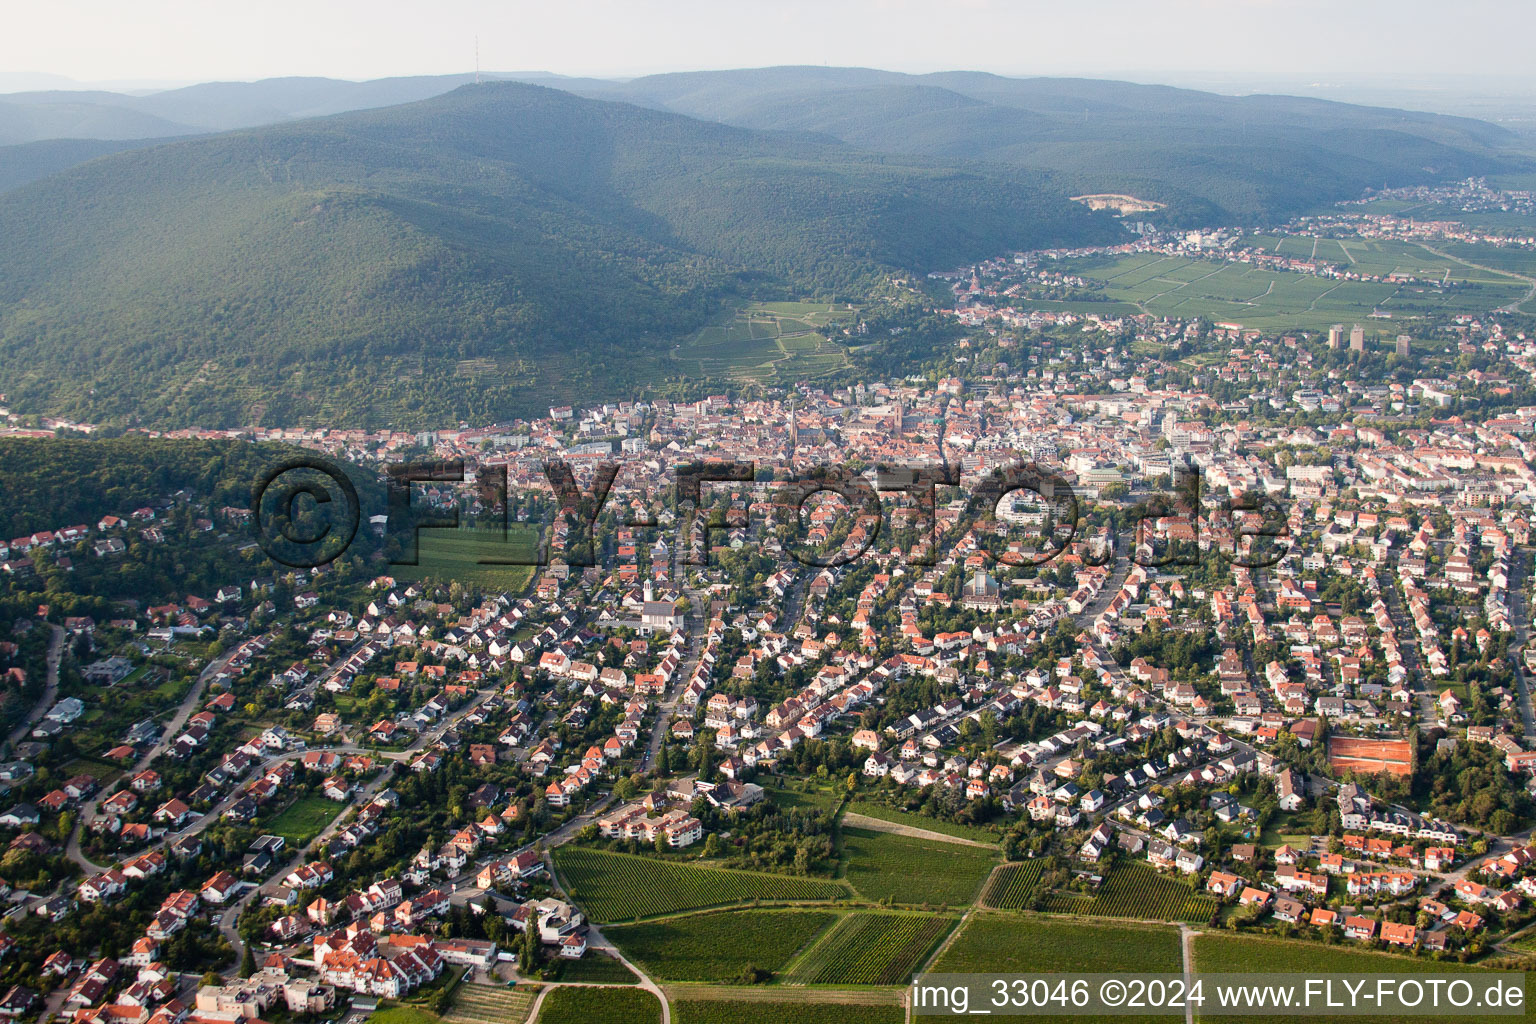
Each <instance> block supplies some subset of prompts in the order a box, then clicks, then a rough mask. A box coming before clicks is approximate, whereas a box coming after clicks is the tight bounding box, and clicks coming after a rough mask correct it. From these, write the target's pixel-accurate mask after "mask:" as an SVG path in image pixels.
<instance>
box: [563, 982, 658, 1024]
mask: <svg viewBox="0 0 1536 1024" xmlns="http://www.w3.org/2000/svg"><path fill="white" fill-rule="evenodd" d="M538 1024H661V1001H660V1000H658V999H657V998H656V997H655V996H653V995H651V993H649V992H647V991H645V990H644V989H639V988H634V987H629V988H597V987H587V986H575V985H562V986H560V987H557V988H555V989H554V990H553V991H551V992H550V993H549V995H547V996H545V997H544V1005H543V1006H541V1007H540V1008H539V1019H538Z"/></svg>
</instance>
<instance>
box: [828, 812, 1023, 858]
mask: <svg viewBox="0 0 1536 1024" xmlns="http://www.w3.org/2000/svg"><path fill="white" fill-rule="evenodd" d="M843 824H845V825H852V826H853V827H854V828H867V829H869V830H870V831H871V832H889V833H891V834H892V835H897V836H907V837H909V838H911V839H932V840H934V841H935V842H940V843H954V844H955V845H956V846H976V847H980V848H981V849H983V850H995V849H997V844H996V843H982V842H978V841H977V840H975V839H961V838H960V837H959V836H951V835H945V834H944V833H943V832H930V831H928V830H927V829H926V828H917V827H915V826H913V825H902V824H900V823H898V822H894V821H886V820H885V819H884V818H871V817H869V816H868V815H865V814H855V813H854V812H853V811H847V812H845V813H844V814H843Z"/></svg>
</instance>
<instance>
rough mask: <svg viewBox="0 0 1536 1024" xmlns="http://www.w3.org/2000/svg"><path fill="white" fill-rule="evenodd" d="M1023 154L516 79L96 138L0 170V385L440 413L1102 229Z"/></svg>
mask: <svg viewBox="0 0 1536 1024" xmlns="http://www.w3.org/2000/svg"><path fill="white" fill-rule="evenodd" d="M1062 194H1063V190H1062V189H1061V188H1060V187H1059V186H1055V185H1048V184H1047V183H1046V182H1044V181H1043V179H1042V176H1041V175H1038V174H1034V173H1030V172H1022V171H1017V170H1012V169H1007V168H999V167H981V166H979V165H967V164H957V163H955V162H953V161H949V162H943V161H936V160H934V159H931V158H922V157H901V158H897V157H891V156H880V155H871V154H867V153H863V152H859V151H857V150H854V149H852V148H851V147H849V146H847V145H845V144H842V143H838V142H834V141H828V140H817V139H809V138H805V137H795V136H790V135H785V134H778V133H763V132H758V131H753V130H747V129H743V128H737V127H730V126H726V125H723V124H718V123H707V122H703V121H699V120H695V119H692V118H688V117H684V116H681V115H678V114H673V113H666V112H661V111H657V110H653V109H643V108H639V107H635V106H631V105H628V104H622V103H610V102H600V101H593V100H589V99H583V98H580V97H577V96H574V95H572V94H570V93H566V92H560V91H556V90H552V89H546V88H541V87H537V86H530V85H522V84H515V83H492V84H486V85H480V86H466V87H464V88H461V89H459V90H456V91H455V92H452V93H449V94H447V95H445V96H440V97H437V98H434V99H431V100H427V101H423V102H419V103H414V104H408V105H404V106H399V107H391V108H386V109H381V110H370V111H365V112H358V113H352V114H346V115H341V116H336V117H330V118H323V119H317V120H311V121H304V122H299V123H295V124H286V125H281V126H272V127H267V128H260V129H254V130H249V131H242V132H235V133H230V134H226V135H219V136H213V137H204V138H199V139H194V140H188V141H179V142H173V143H170V144H166V145H161V146H155V147H152V148H147V149H139V150H134V151H131V152H124V153H118V154H115V155H111V156H107V157H104V158H101V159H98V160H95V161H92V162H90V163H88V164H85V165H82V166H79V167H75V168H73V169H71V170H68V171H65V172H62V173H60V174H56V175H53V176H51V177H48V178H45V179H43V180H41V181H36V182H33V183H31V184H29V185H25V186H22V187H20V188H17V189H14V190H12V191H10V192H8V193H6V194H4V195H3V196H0V237H4V238H5V239H6V243H7V244H6V245H5V246H3V247H0V392H4V393H6V394H8V396H9V400H10V404H11V407H12V408H14V409H19V410H23V411H46V412H53V413H59V414H63V415H72V416H77V417H80V418H85V419H91V420H96V421H102V420H107V419H111V418H118V419H122V420H129V421H131V420H134V419H145V420H153V421H155V422H157V423H168V424H176V423H198V424H204V425H215V424H238V423H244V422H250V421H252V420H253V419H257V418H261V417H265V419H266V421H267V422H285V423H292V422H297V421H300V420H302V419H304V418H306V417H317V416H318V417H324V418H325V419H326V420H327V421H328V422H331V423H333V424H356V425H375V424H382V423H391V424H395V425H412V424H420V425H437V424H441V423H443V422H445V421H450V420H451V419H454V418H459V417H464V418H473V419H477V420H480V421H486V420H489V419H493V418H497V417H504V416H508V415H511V414H517V413H528V412H533V411H536V410H538V409H540V408H542V407H546V406H547V405H548V404H549V403H550V401H552V400H557V399H561V398H564V399H566V400H591V399H594V398H601V397H608V396H615V395H619V394H623V393H627V391H628V390H629V389H631V388H633V387H634V386H635V385H636V383H637V381H639V380H643V379H646V377H647V375H649V377H650V379H658V378H659V377H661V376H665V375H666V374H667V373H670V372H673V371H672V370H671V369H670V368H669V364H668V362H667V360H666V359H665V357H664V353H665V352H666V351H667V350H668V349H669V348H670V347H671V346H672V345H673V344H674V343H675V342H676V341H677V340H678V339H679V338H680V337H681V336H683V335H685V334H686V333H687V332H690V331H692V330H694V329H695V328H697V327H698V326H699V325H700V324H701V323H702V322H703V321H704V320H705V319H706V318H707V317H709V316H711V315H713V314H714V313H716V312H717V311H718V310H719V308H720V306H721V303H722V301H723V300H725V299H727V298H731V297H733V296H734V297H739V296H740V295H742V294H744V293H745V292H747V291H749V290H755V291H762V290H764V289H768V290H772V289H773V288H775V287H778V288H781V289H789V290H811V289H823V290H833V289H836V290H839V291H840V292H842V293H844V294H846V293H847V292H848V291H850V290H852V291H859V290H861V289H863V288H865V287H867V286H868V285H870V284H871V283H872V282H875V281H877V280H879V279H881V278H883V277H885V276H886V275H888V273H889V272H890V271H891V270H893V269H897V270H919V271H922V270H928V269H933V268H935V267H948V266H952V265H955V264H958V263H961V262H964V261H967V260H970V259H974V258H978V257H982V256H988V255H993V254H995V253H998V252H1002V251H1006V250H1008V249H1011V248H1021V247H1029V246H1037V245H1042V244H1056V243H1080V242H1091V241H1099V240H1104V239H1107V238H1114V237H1119V236H1120V234H1121V233H1122V232H1121V229H1120V228H1119V226H1118V225H1116V224H1114V223H1112V222H1111V221H1110V220H1109V219H1108V218H1107V217H1104V216H1102V215H1089V214H1088V213H1087V212H1086V211H1084V210H1082V209H1081V208H1080V207H1079V206H1078V205H1076V204H1072V203H1069V202H1067V201H1065V200H1064V199H1063V198H1061V197H1062Z"/></svg>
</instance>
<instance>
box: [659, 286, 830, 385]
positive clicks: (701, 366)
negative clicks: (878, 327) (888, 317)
mask: <svg viewBox="0 0 1536 1024" xmlns="http://www.w3.org/2000/svg"><path fill="white" fill-rule="evenodd" d="M857 318H858V311H857V310H856V309H854V308H852V307H850V306H848V305H847V304H845V303H826V302H759V303H753V304H752V305H750V306H748V307H746V308H745V309H739V310H737V311H736V312H735V313H734V314H732V315H731V316H730V317H729V318H727V319H725V320H722V321H719V322H717V323H713V324H710V325H709V326H707V327H705V328H703V329H702V330H700V331H699V333H698V334H696V335H694V336H693V337H692V338H690V339H688V341H686V342H685V343H683V344H682V345H679V346H678V347H677V349H675V350H674V351H673V353H672V354H673V357H674V358H675V359H676V360H678V361H679V362H681V363H682V364H683V365H684V366H685V367H686V368H687V369H688V372H689V373H691V374H695V375H699V376H709V377H723V378H729V379H732V380H743V381H746V380H756V381H764V382H776V383H789V382H793V381H800V380H807V379H809V378H814V377H818V376H821V375H822V374H825V373H828V372H829V371H832V370H838V369H841V368H843V367H844V366H847V365H848V356H847V353H846V351H845V350H844V349H843V347H842V346H841V345H838V344H836V343H834V342H832V341H831V340H829V338H828V337H827V333H826V332H827V331H828V329H829V328H831V329H836V328H835V327H833V325H838V324H841V325H851V324H852V323H853V322H854V321H856V320H857Z"/></svg>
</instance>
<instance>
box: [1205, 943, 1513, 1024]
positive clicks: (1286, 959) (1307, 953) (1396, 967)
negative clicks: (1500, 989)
mask: <svg viewBox="0 0 1536 1024" xmlns="http://www.w3.org/2000/svg"><path fill="white" fill-rule="evenodd" d="M1194 960H1195V962H1194V966H1195V970H1196V971H1205V972H1208V973H1222V972H1234V973H1236V972H1243V971H1253V970H1261V969H1262V970H1266V971H1275V972H1279V973H1285V972H1290V973H1296V974H1327V973H1338V972H1357V973H1363V974H1444V973H1448V972H1460V971H1479V968H1476V967H1469V966H1466V965H1464V964H1458V963H1456V962H1455V961H1451V960H1446V961H1440V962H1436V961H1433V960H1419V959H1415V958H1413V957H1407V956H1400V955H1393V954H1390V953H1376V952H1372V951H1370V950H1367V949H1362V948H1359V947H1358V946H1353V947H1352V946H1324V945H1321V944H1319V943H1315V942H1289V941H1285V940H1283V939H1266V938H1259V937H1257V936H1251V935H1223V934H1215V933H1209V934H1204V935H1198V936H1196V937H1195V950H1194ZM1531 994H1532V990H1531V987H1530V985H1529V984H1528V985H1527V986H1526V1003H1527V1007H1528V1006H1529V1002H1530V997H1531ZM1200 1019H1201V1020H1203V1021H1211V1022H1219V1021H1233V1022H1237V1021H1246V1022H1250V1024H1252V1022H1267V1024H1282V1022H1288V1021H1294V1020H1295V1018H1293V1017H1282V1016H1273V1017H1256V1016H1246V1015H1245V1016H1241V1017H1239V1016H1232V1017H1220V1016H1216V1015H1215V1014H1209V1015H1203V1016H1201V1018H1200ZM1362 1019H1364V1018H1362ZM1370 1019H1371V1020H1372V1021H1382V1022H1384V1024H1410V1022H1414V1021H1425V1020H1430V1019H1434V1017H1433V1015H1430V1016H1427V1017H1426V1016H1412V1017H1409V1016H1403V1017H1394V1016H1373V1017H1371V1018H1370ZM1441 1019H1445V1020H1455V1021H1466V1022H1469V1024H1470V1022H1478V1024H1495V1022H1497V1021H1501V1020H1511V1019H1513V1018H1511V1017H1501V1016H1494V1015H1491V1014H1490V1015H1474V1016H1468V1017H1460V1016H1458V1017H1444V1018H1441Z"/></svg>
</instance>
